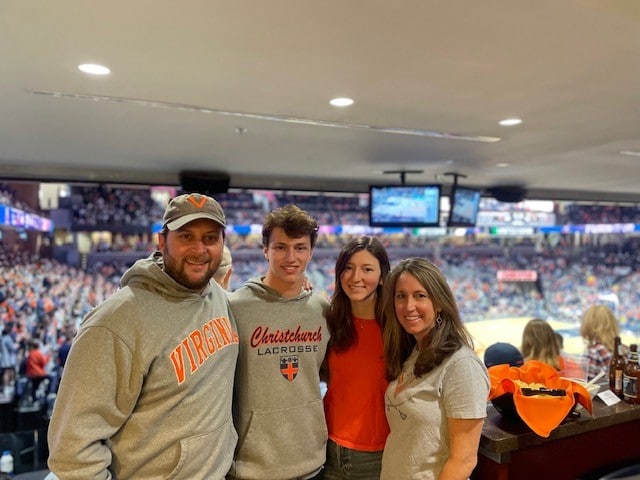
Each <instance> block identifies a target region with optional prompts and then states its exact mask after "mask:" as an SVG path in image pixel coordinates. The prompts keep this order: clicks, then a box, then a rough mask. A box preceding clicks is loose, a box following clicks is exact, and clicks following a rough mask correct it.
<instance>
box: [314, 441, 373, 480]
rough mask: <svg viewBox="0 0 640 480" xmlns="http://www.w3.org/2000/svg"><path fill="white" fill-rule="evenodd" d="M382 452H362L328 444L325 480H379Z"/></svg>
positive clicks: (330, 442) (331, 442)
mask: <svg viewBox="0 0 640 480" xmlns="http://www.w3.org/2000/svg"><path fill="white" fill-rule="evenodd" d="M381 465H382V451H379V452H361V451H359V450H351V449H350V448H346V447H341V446H340V445H337V444H336V443H335V442H333V441H331V440H329V441H328V442H327V462H326V463H325V465H324V480H349V479H353V480H379V479H380V468H381Z"/></svg>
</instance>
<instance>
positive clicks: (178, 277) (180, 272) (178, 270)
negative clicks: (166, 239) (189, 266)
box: [162, 246, 222, 291]
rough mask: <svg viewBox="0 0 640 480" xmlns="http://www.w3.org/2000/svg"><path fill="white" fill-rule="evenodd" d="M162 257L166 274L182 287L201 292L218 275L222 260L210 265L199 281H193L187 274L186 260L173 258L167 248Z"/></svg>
mask: <svg viewBox="0 0 640 480" xmlns="http://www.w3.org/2000/svg"><path fill="white" fill-rule="evenodd" d="M162 257H163V263H164V271H165V273H166V274H167V275H169V276H170V277H171V278H173V279H174V280H175V281H176V282H178V283H179V284H180V285H182V286H184V287H187V288H189V289H191V290H196V291H201V290H202V289H204V287H206V286H207V285H208V284H209V281H210V280H211V278H212V277H213V274H214V273H216V270H218V267H219V266H220V261H221V260H222V259H219V260H218V262H217V263H213V264H211V263H209V264H208V266H207V271H206V272H205V274H204V276H203V277H200V279H199V280H192V279H191V278H190V277H189V275H188V274H187V273H186V272H185V267H184V263H185V262H184V260H182V261H180V260H177V259H175V258H174V257H172V256H171V255H170V254H169V251H168V248H167V247H166V246H165V248H164V251H163V252H162Z"/></svg>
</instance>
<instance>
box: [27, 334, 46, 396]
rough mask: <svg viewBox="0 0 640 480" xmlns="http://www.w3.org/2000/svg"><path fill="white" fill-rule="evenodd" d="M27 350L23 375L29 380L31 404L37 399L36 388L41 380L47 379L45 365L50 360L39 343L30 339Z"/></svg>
mask: <svg viewBox="0 0 640 480" xmlns="http://www.w3.org/2000/svg"><path fill="white" fill-rule="evenodd" d="M28 345H29V349H28V353H27V358H26V363H25V375H26V376H27V378H28V379H29V380H31V400H32V401H33V403H35V402H36V400H37V399H38V388H39V387H40V384H41V383H42V382H43V380H45V379H47V378H49V375H48V374H47V364H48V363H49V359H50V358H51V357H50V356H49V355H47V354H45V353H44V352H43V351H42V348H41V346H40V341H39V340H36V339H35V338H32V339H31V340H29V343H28Z"/></svg>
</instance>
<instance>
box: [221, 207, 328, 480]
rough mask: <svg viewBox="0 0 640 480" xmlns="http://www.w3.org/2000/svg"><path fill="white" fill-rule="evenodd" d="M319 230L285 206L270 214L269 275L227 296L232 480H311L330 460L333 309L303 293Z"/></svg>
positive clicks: (265, 239) (266, 231)
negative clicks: (327, 410)
mask: <svg viewBox="0 0 640 480" xmlns="http://www.w3.org/2000/svg"><path fill="white" fill-rule="evenodd" d="M317 235H318V224H317V222H316V221H315V220H314V219H313V218H312V217H310V216H309V215H308V214H307V213H306V212H305V211H303V210H300V209H299V208H298V207H296V206H294V205H287V206H286V207H283V208H280V209H278V210H274V211H272V212H270V213H269V214H268V215H267V216H266V218H265V220H264V223H263V228H262V244H263V252H264V256H265V258H266V259H267V261H268V263H269V268H268V272H267V274H266V276H264V277H262V278H252V279H250V280H248V281H247V282H246V283H245V284H244V286H243V287H241V288H240V289H238V290H237V291H235V292H234V293H232V294H231V295H230V297H229V302H230V304H231V311H232V312H233V316H234V317H235V319H236V322H237V324H238V333H239V336H240V353H239V356H238V366H237V369H236V383H235V397H234V422H235V425H236V429H237V431H238V436H239V438H238V446H237V448H236V454H235V458H234V462H233V465H232V467H231V470H230V472H229V477H228V478H232V479H242V480H273V479H276V478H277V479H305V480H306V479H313V478H316V477H318V476H319V475H321V472H322V465H323V464H324V461H325V451H326V450H325V449H326V442H327V427H326V423H325V418H324V409H323V405H322V396H321V394H320V377H319V370H320V366H321V364H322V360H323V358H324V355H325V351H326V348H327V341H328V340H329V334H328V331H327V324H326V321H325V316H324V313H325V309H326V308H327V306H328V302H327V301H326V300H325V299H324V298H323V297H321V296H320V295H318V294H315V293H311V292H310V291H308V290H305V289H304V288H303V285H304V282H305V269H306V266H307V264H308V263H309V261H310V260H311V256H312V252H313V248H314V247H315V244H316V239H317Z"/></svg>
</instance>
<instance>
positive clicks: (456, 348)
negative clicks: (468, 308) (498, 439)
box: [380, 258, 489, 480]
mask: <svg viewBox="0 0 640 480" xmlns="http://www.w3.org/2000/svg"><path fill="white" fill-rule="evenodd" d="M384 298H385V300H384V301H385V325H384V352H385V363H386V369H387V377H388V378H389V380H390V381H391V383H389V386H388V388H387V391H386V394H385V404H386V409H387V410H386V413H387V419H388V421H389V426H390V427H391V433H390V434H389V436H388V437H387V442H386V445H385V447H384V453H383V455H382V472H381V475H380V479H381V480H397V479H414V478H421V479H437V478H440V479H444V478H451V479H453V478H456V479H466V478H468V477H469V476H470V475H471V472H472V471H473V469H474V468H475V466H476V464H477V461H478V446H479V444H480V435H481V434H482V425H483V424H484V419H485V417H486V416H487V397H488V395H489V377H488V374H487V369H486V368H485V366H484V364H483V363H482V361H481V360H480V359H479V358H478V356H477V355H476V354H475V352H474V351H473V341H472V340H471V336H470V335H469V332H468V331H467V329H466V328H465V326H464V324H463V323H462V320H461V319H460V313H459V311H458V306H457V304H456V301H455V297H454V295H453V292H452V291H451V288H450V287H449V285H448V284H447V281H446V279H445V278H444V275H442V272H440V270H439V269H438V268H437V267H436V266H435V265H433V264H432V263H431V262H429V261H427V260H425V259H423V258H410V259H407V260H403V261H401V262H400V263H399V264H398V265H397V266H396V267H395V268H394V269H393V270H392V271H391V273H390V274H389V276H388V277H387V279H386V281H385V284H384Z"/></svg>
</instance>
